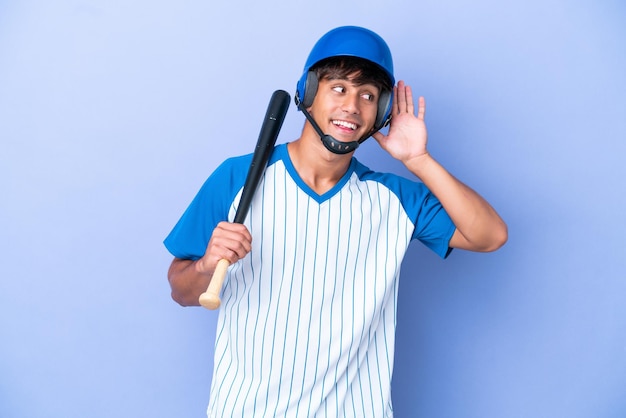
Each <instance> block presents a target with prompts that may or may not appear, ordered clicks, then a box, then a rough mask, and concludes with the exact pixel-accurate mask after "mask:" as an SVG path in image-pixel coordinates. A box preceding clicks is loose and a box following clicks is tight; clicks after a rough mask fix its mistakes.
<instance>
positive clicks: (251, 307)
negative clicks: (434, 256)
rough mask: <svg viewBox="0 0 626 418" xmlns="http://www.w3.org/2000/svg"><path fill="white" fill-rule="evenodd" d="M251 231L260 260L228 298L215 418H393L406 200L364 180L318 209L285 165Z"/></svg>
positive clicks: (271, 174) (252, 259) (274, 172)
mask: <svg viewBox="0 0 626 418" xmlns="http://www.w3.org/2000/svg"><path fill="white" fill-rule="evenodd" d="M238 201H239V197H237V198H236V199H235V202H238ZM234 213H235V207H233V208H232V209H231V218H230V219H232V218H233V217H234ZM246 226H247V227H248V229H249V230H250V232H251V233H252V236H253V247H254V249H253V250H252V251H251V252H250V254H248V256H246V257H245V258H244V259H242V260H240V261H239V262H238V263H236V264H235V265H233V266H232V267H231V268H230V273H229V277H228V278H227V282H226V285H225V288H224V292H223V295H222V303H223V307H222V309H221V311H220V316H219V321H218V329H217V338H216V348H215V364H214V375H213V381H212V387H211V400H210V404H209V410H208V416H209V417H225V416H228V417H246V418H247V417H361V418H362V417H390V416H392V411H391V393H390V384H391V373H392V369H393V353H394V333H395V322H396V318H395V312H396V301H397V278H398V274H399V271H400V263H401V260H402V257H403V255H404V253H405V252H406V249H407V247H408V245H409V242H410V239H411V233H412V232H413V229H414V225H413V224H412V222H411V220H410V219H408V217H407V216H406V214H405V212H404V211H403V209H402V206H401V204H400V202H399V201H398V199H397V197H396V196H395V194H393V193H391V192H390V191H389V190H388V189H387V188H385V186H384V185H381V184H379V183H377V182H373V181H367V182H363V181H360V180H359V179H358V177H357V175H356V174H353V175H352V177H351V178H350V180H349V181H348V182H347V183H346V184H345V185H344V186H343V187H342V189H341V191H340V192H338V193H336V194H335V195H334V196H332V197H330V198H329V199H327V200H322V199H319V200H316V199H315V198H313V197H311V196H310V195H309V194H307V193H306V192H305V191H303V190H301V189H300V187H298V185H297V184H296V183H295V182H294V180H293V179H292V178H291V176H290V175H289V174H288V173H287V171H286V169H285V166H284V163H283V162H282V161H279V162H277V163H276V164H274V165H272V166H270V167H268V169H267V170H266V172H265V176H264V179H263V181H262V183H261V184H260V187H259V189H258V191H257V193H256V195H255V197H254V200H253V204H252V206H251V208H250V211H249V215H248V218H247V219H246Z"/></svg>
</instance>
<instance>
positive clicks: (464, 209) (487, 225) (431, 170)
mask: <svg viewBox="0 0 626 418" xmlns="http://www.w3.org/2000/svg"><path fill="white" fill-rule="evenodd" d="M406 166H407V168H408V169H409V170H410V171H411V172H412V173H413V174H415V175H416V176H417V177H419V178H420V180H422V182H423V183H424V184H425V185H426V187H428V189H429V190H430V191H431V192H432V193H433V194H434V195H435V196H437V199H439V201H440V202H441V204H442V206H443V207H444V209H445V210H446V212H447V213H448V215H449V216H450V218H451V219H452V222H453V223H454V225H455V226H456V231H455V232H454V235H453V236H452V239H451V240H450V243H449V245H450V247H452V248H460V249H464V250H470V251H483V252H486V251H495V250H497V249H498V248H500V247H501V246H502V245H504V243H505V242H506V240H507V238H508V232H507V226H506V224H505V223H504V221H503V220H502V218H500V216H499V215H498V214H497V213H496V211H495V210H494V209H493V208H492V207H491V205H490V204H489V203H487V201H486V200H485V199H483V198H482V197H481V196H480V195H479V194H478V193H476V192H475V191H474V190H472V189H471V188H469V187H468V186H466V185H465V184H463V183H462V182H460V181H459V180H457V179H456V178H455V177H454V176H452V175H451V174H450V173H448V171H446V169H445V168H443V167H442V166H441V165H440V164H439V163H438V162H437V161H436V160H435V159H434V158H432V157H431V156H430V154H424V155H423V156H422V157H419V158H416V159H414V160H411V161H407V162H406Z"/></svg>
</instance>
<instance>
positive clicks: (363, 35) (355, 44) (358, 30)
mask: <svg viewBox="0 0 626 418" xmlns="http://www.w3.org/2000/svg"><path fill="white" fill-rule="evenodd" d="M341 56H347V57H358V58H363V59H366V60H368V61H370V62H372V63H374V64H376V65H378V66H379V67H380V68H381V69H382V70H383V71H384V73H385V74H387V76H388V77H389V80H390V81H391V85H392V86H393V85H395V78H394V76H393V60H392V58H391V51H390V50H389V47H388V46H387V43H385V41H384V40H383V38H381V37H380V36H379V35H378V34H376V33H374V32H372V31H371V30H369V29H365V28H362V27H358V26H341V27H338V28H335V29H333V30H331V31H330V32H328V33H326V34H325V35H324V36H322V37H321V38H320V39H319V41H317V43H316V44H315V45H314V46H313V49H312V50H311V53H310V54H309V57H308V59H307V60H306V64H305V65H304V71H303V73H302V77H300V80H299V81H298V85H297V87H296V95H295V100H296V104H298V105H300V104H302V106H304V107H305V108H307V107H309V106H311V105H312V104H313V99H314V98H315V94H316V93H317V85H318V80H317V76H316V74H315V72H314V71H311V67H313V66H314V65H315V64H317V63H318V62H320V61H321V60H323V59H326V58H331V57H341ZM391 100H392V92H391V91H389V92H387V91H384V92H381V95H380V98H379V100H378V114H377V116H376V122H375V123H374V130H375V131H378V130H379V129H380V128H382V127H383V126H385V125H386V124H387V123H388V122H389V119H390V116H391Z"/></svg>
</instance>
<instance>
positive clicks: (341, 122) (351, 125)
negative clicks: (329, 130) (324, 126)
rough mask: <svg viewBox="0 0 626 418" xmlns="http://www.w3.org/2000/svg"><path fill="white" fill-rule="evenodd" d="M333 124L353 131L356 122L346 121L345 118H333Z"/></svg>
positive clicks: (355, 127)
mask: <svg viewBox="0 0 626 418" xmlns="http://www.w3.org/2000/svg"><path fill="white" fill-rule="evenodd" d="M332 123H333V125H335V126H339V127H340V128H345V129H350V130H352V131H355V130H356V129H357V127H358V126H357V124H356V123H353V122H348V121H345V120H337V119H335V120H333V121H332Z"/></svg>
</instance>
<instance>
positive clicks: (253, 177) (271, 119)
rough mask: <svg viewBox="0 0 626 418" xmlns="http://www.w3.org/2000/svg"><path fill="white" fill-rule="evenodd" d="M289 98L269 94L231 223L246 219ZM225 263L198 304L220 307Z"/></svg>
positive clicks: (223, 261) (283, 94)
mask: <svg viewBox="0 0 626 418" xmlns="http://www.w3.org/2000/svg"><path fill="white" fill-rule="evenodd" d="M289 101H290V96H289V93H287V92H286V91H284V90H276V91H275V92H274V94H272V97H271V98H270V102H269V104H268V106H267V112H266V113H265V118H264V119H263V124H262V125H261V131H260V133H259V139H258V140H257V144H256V148H255V149H254V154H253V156H252V163H251V164H250V168H249V169H248V174H247V176H246V182H245V183H244V186H243V191H242V192H241V199H240V200H239V206H238V207H237V212H235V219H234V221H233V222H235V223H243V221H244V220H245V219H246V215H247V214H248V209H250V203H251V202H252V197H253V196H254V192H255V191H256V189H257V186H258V185H259V182H260V181H261V177H263V172H264V171H265V167H266V166H267V162H268V160H269V158H270V155H271V154H272V150H273V149H274V145H275V144H276V138H278V133H279V132H280V128H281V127H282V125H283V121H284V120H285V116H286V115H287V110H288V109H289ZM229 265H230V263H229V262H228V260H226V259H221V260H220V261H218V263H217V266H216V267H215V271H214V272H213V277H211V281H210V282H209V286H208V287H207V290H206V292H204V293H203V294H201V295H200V298H199V302H200V305H202V306H204V307H205V308H207V309H217V308H219V307H220V305H221V303H222V302H221V300H220V293H221V292H222V286H223V284H224V278H225V277H226V273H227V271H228V266H229Z"/></svg>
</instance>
